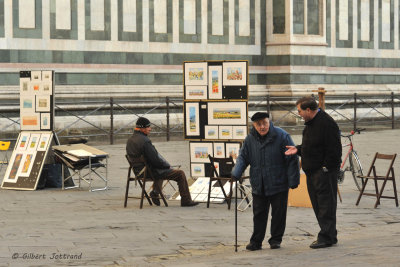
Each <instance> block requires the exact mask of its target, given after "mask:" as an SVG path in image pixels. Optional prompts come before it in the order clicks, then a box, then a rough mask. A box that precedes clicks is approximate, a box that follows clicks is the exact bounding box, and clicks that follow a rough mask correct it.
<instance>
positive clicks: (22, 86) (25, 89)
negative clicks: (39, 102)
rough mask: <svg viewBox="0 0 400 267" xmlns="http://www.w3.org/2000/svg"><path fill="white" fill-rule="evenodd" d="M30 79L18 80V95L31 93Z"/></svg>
mask: <svg viewBox="0 0 400 267" xmlns="http://www.w3.org/2000/svg"><path fill="white" fill-rule="evenodd" d="M30 83H31V79H29V78H20V79H19V93H20V95H22V94H29V93H30V92H31V87H30Z"/></svg>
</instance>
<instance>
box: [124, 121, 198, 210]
mask: <svg viewBox="0 0 400 267" xmlns="http://www.w3.org/2000/svg"><path fill="white" fill-rule="evenodd" d="M150 126H151V124H150V121H149V120H148V119H147V118H145V117H140V118H139V119H138V120H137V121H136V128H135V131H134V133H133V135H132V136H131V137H130V138H129V139H128V142H127V144H126V153H127V154H128V156H129V157H130V158H138V157H141V156H144V158H145V159H146V161H147V164H149V166H150V168H151V170H152V172H153V175H154V176H155V177H154V178H155V181H154V186H153V191H151V192H150V197H151V198H152V200H153V203H154V204H155V205H157V206H159V205H160V198H159V193H160V192H161V190H162V183H163V180H173V181H176V182H177V183H178V187H179V193H180V195H181V206H182V207H191V206H196V205H197V204H199V203H198V202H194V201H192V197H191V196H190V192H189V186H188V183H187V180H186V175H185V173H184V172H183V171H182V170H174V169H172V168H171V165H170V164H169V163H168V162H167V161H166V160H165V159H164V158H163V157H162V156H161V155H160V154H159V153H158V151H157V150H156V148H155V147H154V146H153V144H152V143H151V140H150V139H149V138H148V137H147V136H148V135H149V134H150V132H151V127H150ZM143 167H144V166H143V165H141V166H135V167H134V172H135V174H137V173H139V172H140V171H141V170H142V169H143Z"/></svg>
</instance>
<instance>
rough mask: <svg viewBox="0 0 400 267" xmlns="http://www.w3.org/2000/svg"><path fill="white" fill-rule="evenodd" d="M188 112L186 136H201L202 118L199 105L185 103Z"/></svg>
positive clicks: (196, 103)
mask: <svg viewBox="0 0 400 267" xmlns="http://www.w3.org/2000/svg"><path fill="white" fill-rule="evenodd" d="M185 106H186V107H185V111H186V135H187V136H196V135H200V116H199V103H198V102H194V103H188V102H186V103H185Z"/></svg>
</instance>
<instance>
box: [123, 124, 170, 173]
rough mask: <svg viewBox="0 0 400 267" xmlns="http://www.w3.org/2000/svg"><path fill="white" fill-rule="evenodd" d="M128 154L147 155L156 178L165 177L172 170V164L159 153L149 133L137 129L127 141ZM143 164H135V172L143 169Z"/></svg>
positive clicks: (135, 155)
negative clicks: (148, 135)
mask: <svg viewBox="0 0 400 267" xmlns="http://www.w3.org/2000/svg"><path fill="white" fill-rule="evenodd" d="M126 154H127V155H128V156H129V157H130V158H138V157H141V156H142V155H143V156H144V157H145V159H146V161H147V164H148V165H149V166H150V168H151V171H152V173H153V175H154V176H155V177H154V178H163V177H164V176H166V175H167V174H168V173H170V172H171V171H172V169H171V165H170V164H169V163H168V162H167V161H166V160H165V159H164V158H163V157H162V156H161V155H160V153H158V151H157V149H156V148H155V147H154V146H153V144H152V143H151V140H150V139H149V138H148V137H147V135H145V134H143V133H142V132H140V131H135V132H134V133H133V135H132V136H131V137H130V138H129V139H128V142H127V143H126ZM142 168H143V165H141V166H134V171H135V173H138V172H140V171H141V170H142Z"/></svg>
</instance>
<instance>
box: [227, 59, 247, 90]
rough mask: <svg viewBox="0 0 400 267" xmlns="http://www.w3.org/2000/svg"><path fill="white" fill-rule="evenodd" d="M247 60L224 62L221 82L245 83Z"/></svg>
mask: <svg viewBox="0 0 400 267" xmlns="http://www.w3.org/2000/svg"><path fill="white" fill-rule="evenodd" d="M246 63H247V62H224V63H223V83H224V86H228V85H246V78H247V68H246Z"/></svg>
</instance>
